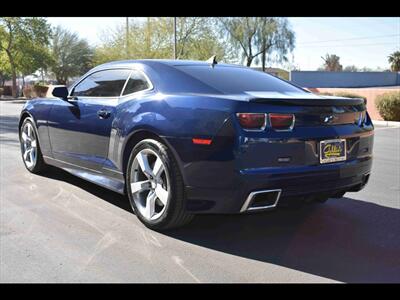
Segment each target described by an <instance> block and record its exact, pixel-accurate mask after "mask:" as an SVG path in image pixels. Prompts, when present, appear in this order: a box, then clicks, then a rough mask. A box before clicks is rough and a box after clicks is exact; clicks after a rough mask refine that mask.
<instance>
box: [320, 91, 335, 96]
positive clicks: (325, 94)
mask: <svg viewBox="0 0 400 300" xmlns="http://www.w3.org/2000/svg"><path fill="white" fill-rule="evenodd" d="M318 95H323V96H333V94H332V93H329V92H322V93H318Z"/></svg>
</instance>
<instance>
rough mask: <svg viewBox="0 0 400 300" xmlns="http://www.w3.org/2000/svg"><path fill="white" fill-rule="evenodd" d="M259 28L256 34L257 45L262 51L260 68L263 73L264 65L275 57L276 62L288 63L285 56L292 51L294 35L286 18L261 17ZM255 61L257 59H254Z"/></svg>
mask: <svg viewBox="0 0 400 300" xmlns="http://www.w3.org/2000/svg"><path fill="white" fill-rule="evenodd" d="M260 19H261V27H260V28H259V29H258V33H257V44H258V45H259V48H260V49H261V50H262V52H261V66H262V70H263V71H265V64H266V62H267V61H269V60H271V56H272V55H275V60H274V61H277V62H288V59H287V56H286V55H287V54H288V52H291V51H293V49H294V43H295V33H294V31H292V30H291V28H290V26H289V22H288V20H287V19H286V18H266V17H262V18H260ZM256 59H257V58H256Z"/></svg>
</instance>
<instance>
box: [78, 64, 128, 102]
mask: <svg viewBox="0 0 400 300" xmlns="http://www.w3.org/2000/svg"><path fill="white" fill-rule="evenodd" d="M130 72H131V71H130V70H123V69H121V70H104V71H99V72H95V73H93V74H92V75H90V76H88V77H86V78H85V79H84V80H83V81H81V82H80V83H79V84H78V85H77V86H76V87H75V89H74V91H73V94H72V96H89V97H118V96H119V95H121V91H122V88H123V87H124V84H125V82H126V79H127V78H128V76H129V73H130Z"/></svg>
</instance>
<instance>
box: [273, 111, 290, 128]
mask: <svg viewBox="0 0 400 300" xmlns="http://www.w3.org/2000/svg"><path fill="white" fill-rule="evenodd" d="M269 123H270V126H271V127H272V128H273V129H274V130H292V129H293V126H294V115H293V114H276V113H270V114H269Z"/></svg>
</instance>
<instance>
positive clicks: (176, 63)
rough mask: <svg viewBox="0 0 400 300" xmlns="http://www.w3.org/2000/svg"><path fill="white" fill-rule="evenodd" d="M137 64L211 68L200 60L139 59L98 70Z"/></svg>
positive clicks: (99, 67) (109, 64)
mask: <svg viewBox="0 0 400 300" xmlns="http://www.w3.org/2000/svg"><path fill="white" fill-rule="evenodd" d="M136 64H143V65H148V66H156V65H166V66H170V67H179V66H209V65H210V63H209V62H206V61H199V60H180V59H178V60H174V59H137V60H118V61H111V62H107V63H104V64H102V65H99V66H97V67H96V69H104V68H109V67H132V66H133V65H136ZM217 65H218V66H230V67H243V66H241V65H234V64H226V63H218V64H217Z"/></svg>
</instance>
